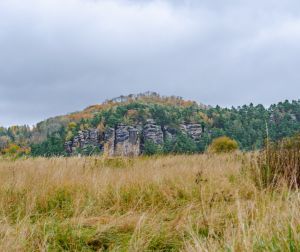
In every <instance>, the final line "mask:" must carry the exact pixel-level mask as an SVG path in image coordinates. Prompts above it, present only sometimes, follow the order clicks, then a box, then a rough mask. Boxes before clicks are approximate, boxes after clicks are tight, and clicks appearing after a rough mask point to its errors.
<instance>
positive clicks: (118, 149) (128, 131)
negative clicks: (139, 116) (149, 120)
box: [114, 124, 141, 156]
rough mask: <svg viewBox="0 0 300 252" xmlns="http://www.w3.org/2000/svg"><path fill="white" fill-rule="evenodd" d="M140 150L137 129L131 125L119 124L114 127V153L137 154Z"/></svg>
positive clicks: (122, 154)
mask: <svg viewBox="0 0 300 252" xmlns="http://www.w3.org/2000/svg"><path fill="white" fill-rule="evenodd" d="M140 152H141V150H140V132H139V130H138V129H137V128H135V127H132V126H126V125H123V124H121V125H119V126H118V127H117V129H116V136H115V150H114V155H116V156H138V155H139V154H140Z"/></svg>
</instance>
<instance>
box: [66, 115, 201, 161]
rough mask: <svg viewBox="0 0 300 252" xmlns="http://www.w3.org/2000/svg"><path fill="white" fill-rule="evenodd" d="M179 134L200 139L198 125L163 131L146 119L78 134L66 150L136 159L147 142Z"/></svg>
mask: <svg viewBox="0 0 300 252" xmlns="http://www.w3.org/2000/svg"><path fill="white" fill-rule="evenodd" d="M180 131H181V132H182V133H184V134H187V135H188V136H189V137H190V138H191V139H193V140H194V141H195V142H197V141H199V140H200V139H201V136H202V126H201V124H195V123H187V124H181V125H180V126H179V127H178V128H172V127H169V126H165V127H164V128H162V127H161V126H160V125H158V124H157V123H156V122H155V121H154V120H153V119H148V120H147V121H146V123H145V124H144V125H135V126H129V125H125V124H119V125H117V126H116V127H115V128H110V127H107V128H106V129H105V131H104V132H100V131H99V130H97V129H89V130H83V131H79V132H78V134H77V135H76V136H75V137H74V138H73V139H72V141H67V142H66V143H65V150H66V152H68V153H69V154H78V153H82V152H83V153H85V154H92V153H95V152H94V150H97V152H98V151H103V152H104V153H105V155H107V156H138V155H140V154H141V153H143V148H144V144H145V143H146V142H147V141H151V142H153V143H154V144H157V145H163V144H164V142H165V141H166V140H171V141H173V140H175V139H176V136H177V134H178V132H180Z"/></svg>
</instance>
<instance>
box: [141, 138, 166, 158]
mask: <svg viewBox="0 0 300 252" xmlns="http://www.w3.org/2000/svg"><path fill="white" fill-rule="evenodd" d="M161 153H162V147H161V146H160V145H158V144H155V143H154V142H153V141H146V142H145V144H144V154H145V155H149V156H151V155H156V154H161Z"/></svg>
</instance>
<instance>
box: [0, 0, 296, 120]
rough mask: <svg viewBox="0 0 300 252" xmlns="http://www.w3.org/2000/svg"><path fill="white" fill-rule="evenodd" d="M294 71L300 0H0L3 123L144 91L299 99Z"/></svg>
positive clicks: (208, 98) (236, 101)
mask: <svg viewBox="0 0 300 252" xmlns="http://www.w3.org/2000/svg"><path fill="white" fill-rule="evenodd" d="M299 67H300V1H299V0H251V1H249V0H201V1H200V0H190V1H188V0H187V1H184V0H181V1H180V0H177V1H176V0H174V1H171V0H169V1H168V0H165V1H151V0H144V1H141V0H140V1H137V0H136V1H134V0H131V1H130V0H107V1H106V0H98V1H97V0H0V125H5V126H8V125H12V124H30V125H31V124H33V123H36V122H38V121H41V120H43V119H46V118H48V117H50V116H55V115H59V114H65V113H67V112H73V111H77V110H81V109H83V108H85V107H87V106H89V105H91V104H96V103H101V102H102V101H104V100H106V99H109V98H113V97H115V96H119V95H122V94H123V95H126V94H129V93H140V92H144V91H148V90H150V91H156V92H159V93H160V94H162V95H179V96H182V97H183V98H186V99H193V100H196V101H198V102H202V103H205V104H208V105H216V104H219V105H221V106H231V105H234V106H237V105H243V104H248V103H250V102H253V103H255V104H257V103H263V104H265V105H269V104H271V103H275V102H278V101H282V100H285V99H297V100H298V99H299V98H300V97H299V94H300V68H299Z"/></svg>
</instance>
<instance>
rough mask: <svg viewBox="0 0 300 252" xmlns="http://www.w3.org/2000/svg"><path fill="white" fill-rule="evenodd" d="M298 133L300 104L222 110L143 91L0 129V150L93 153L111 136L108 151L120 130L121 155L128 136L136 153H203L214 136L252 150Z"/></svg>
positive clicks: (298, 102) (47, 153) (57, 153)
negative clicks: (268, 142)
mask: <svg viewBox="0 0 300 252" xmlns="http://www.w3.org/2000/svg"><path fill="white" fill-rule="evenodd" d="M145 129H146V130H145ZM147 129H148V131H149V132H150V133H149V134H148V133H147V132H146V131H147ZM299 130H300V101H292V102H289V101H285V102H280V103H278V104H275V105H272V106H270V107H269V108H265V107H264V106H263V105H256V106H254V105H253V104H250V105H244V106H242V107H237V108H234V107H232V108H221V107H219V106H217V107H210V106H205V105H203V104H199V103H197V102H194V101H186V100H184V99H183V98H180V97H175V96H170V97H162V96H160V95H158V94H157V93H151V92H147V93H143V94H138V95H128V96H120V97H118V98H115V99H112V100H107V101H105V102H104V103H102V104H99V105H93V106H89V107H87V108H86V109H84V110H83V111H79V112H75V113H71V114H68V115H64V116H58V117H55V118H50V119H47V120H45V121H42V122H40V123H38V124H37V125H36V126H35V127H34V128H33V129H30V128H29V127H28V126H13V127H9V128H0V149H1V150H2V153H3V154H5V153H7V152H9V151H10V150H9V148H12V146H11V145H13V148H15V149H17V150H14V151H15V152H18V151H19V152H21V153H25V152H26V153H27V154H28V153H29V152H31V154H32V155H35V156H36V155H43V156H52V155H69V154H74V153H81V154H91V153H93V154H95V153H101V152H103V151H104V149H105V148H104V146H105V145H107V144H108V143H109V139H108V138H109V132H112V134H114V135H115V137H114V138H113V139H112V138H111V139H110V141H113V142H116V141H117V143H114V146H113V148H114V149H116V148H119V147H118V143H119V140H118V138H117V133H118V132H119V133H120V134H119V139H123V140H122V141H121V144H122V146H121V150H120V151H118V153H121V154H122V153H123V154H124V150H125V148H127V149H128V148H129V149H131V148H132V145H130V144H132V143H131V142H130V141H129V140H128V139H129V136H130V134H131V135H132V134H133V135H134V136H135V134H136V136H135V137H134V139H135V140H134V141H139V142H138V150H137V151H136V153H138V154H140V153H147V152H148V154H154V153H160V152H164V153H170V152H173V153H193V152H203V151H204V150H205V149H206V147H207V146H208V145H209V144H210V142H211V141H212V140H213V139H214V138H216V137H219V136H223V135H226V136H229V137H231V138H233V139H235V140H236V141H237V142H238V143H239V146H240V148H241V149H243V150H253V149H259V148H261V147H262V146H263V144H264V141H265V139H266V136H267V132H268V134H269V137H270V139H272V140H278V139H282V138H284V137H287V136H292V135H294V134H296V133H297V132H299ZM134 132H136V133H134ZM145 132H146V133H145ZM151 134H152V136H150V135H151ZM153 134H154V137H153ZM131 139H132V138H131ZM66 143H67V145H66ZM119 146H120V144H119ZM136 146H137V145H136ZM129 152H131V150H130V151H129ZM126 153H127V152H126Z"/></svg>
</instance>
